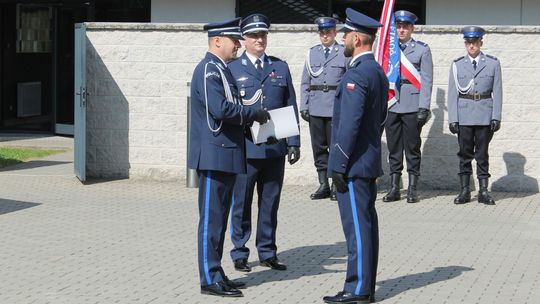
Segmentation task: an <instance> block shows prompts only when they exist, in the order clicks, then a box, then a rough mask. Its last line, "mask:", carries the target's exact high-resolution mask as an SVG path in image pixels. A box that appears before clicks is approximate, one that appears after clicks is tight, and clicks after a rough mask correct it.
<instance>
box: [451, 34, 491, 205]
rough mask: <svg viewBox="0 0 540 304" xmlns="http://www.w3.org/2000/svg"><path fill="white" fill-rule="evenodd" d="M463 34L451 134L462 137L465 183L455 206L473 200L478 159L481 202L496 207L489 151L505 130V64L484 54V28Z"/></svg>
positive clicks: (461, 170) (454, 70)
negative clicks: (490, 188) (496, 135)
mask: <svg viewBox="0 0 540 304" xmlns="http://www.w3.org/2000/svg"><path fill="white" fill-rule="evenodd" d="M462 32H463V39H465V49H466V50H467V55H465V56H461V57H459V58H457V59H455V60H454V62H452V66H451V67H450V79H449V80H448V123H449V128H450V132H452V133H453V134H457V135H458V142H459V152H458V154H457V155H458V158H459V178H460V182H461V192H460V193H459V195H458V196H457V197H456V198H455V200H454V203H456V204H464V203H468V202H470V200H471V190H470V187H469V183H470V179H471V174H472V165H471V161H472V159H473V158H474V159H475V160H476V175H477V177H478V183H479V185H480V187H479V188H480V190H479V192H478V202H479V203H484V204H486V205H494V204H495V201H494V200H493V199H492V198H491V196H490V195H489V192H488V178H489V177H490V175H489V154H488V148H489V142H490V141H491V138H492V137H493V133H494V132H497V130H499V128H500V127H501V111H502V79H501V64H500V62H499V60H497V58H495V57H493V56H490V55H487V54H484V53H482V52H481V51H480V48H481V47H482V37H483V36H484V33H485V31H484V29H483V28H481V27H479V26H467V27H464V28H463V29H462Z"/></svg>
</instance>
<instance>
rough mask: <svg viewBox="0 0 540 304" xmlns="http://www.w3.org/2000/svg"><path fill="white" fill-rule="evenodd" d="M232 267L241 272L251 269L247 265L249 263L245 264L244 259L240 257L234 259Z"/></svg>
mask: <svg viewBox="0 0 540 304" xmlns="http://www.w3.org/2000/svg"><path fill="white" fill-rule="evenodd" d="M234 269H236V270H237V271H241V272H250V271H251V267H249V265H248V264H247V260H246V259H240V260H236V261H234Z"/></svg>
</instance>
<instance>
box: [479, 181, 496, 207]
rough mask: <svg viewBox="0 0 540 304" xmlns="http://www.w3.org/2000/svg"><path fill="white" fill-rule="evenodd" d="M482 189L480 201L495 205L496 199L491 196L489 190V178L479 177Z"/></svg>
mask: <svg viewBox="0 0 540 304" xmlns="http://www.w3.org/2000/svg"><path fill="white" fill-rule="evenodd" d="M478 183H479V184H480V190H479V191H478V202H479V203H483V204H486V205H495V200H493V199H492V198H491V196H490V195H489V192H488V179H487V178H483V179H479V180H478Z"/></svg>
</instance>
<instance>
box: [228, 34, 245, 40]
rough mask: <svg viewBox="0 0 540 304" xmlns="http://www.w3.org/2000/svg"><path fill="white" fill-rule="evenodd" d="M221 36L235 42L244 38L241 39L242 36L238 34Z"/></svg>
mask: <svg viewBox="0 0 540 304" xmlns="http://www.w3.org/2000/svg"><path fill="white" fill-rule="evenodd" d="M223 36H227V37H229V38H231V39H235V40H244V37H242V35H240V34H238V35H223Z"/></svg>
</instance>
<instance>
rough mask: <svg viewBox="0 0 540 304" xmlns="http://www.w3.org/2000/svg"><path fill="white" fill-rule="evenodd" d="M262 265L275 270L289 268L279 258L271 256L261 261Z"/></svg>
mask: <svg viewBox="0 0 540 304" xmlns="http://www.w3.org/2000/svg"><path fill="white" fill-rule="evenodd" d="M261 266H264V267H270V268H272V269H274V270H287V265H285V264H281V263H280V262H279V261H278V259H277V258H269V259H266V260H264V261H261Z"/></svg>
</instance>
